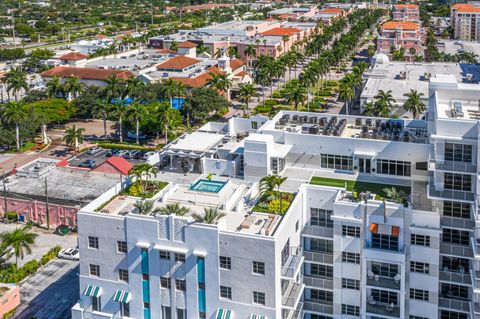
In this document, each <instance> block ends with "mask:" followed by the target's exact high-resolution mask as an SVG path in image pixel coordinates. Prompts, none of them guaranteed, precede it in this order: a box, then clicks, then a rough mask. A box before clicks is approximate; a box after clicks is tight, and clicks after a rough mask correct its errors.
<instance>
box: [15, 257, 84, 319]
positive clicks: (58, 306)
mask: <svg viewBox="0 0 480 319" xmlns="http://www.w3.org/2000/svg"><path fill="white" fill-rule="evenodd" d="M78 272H79V269H78V261H71V260H63V259H55V260H52V261H51V262H50V263H48V264H47V265H46V266H45V267H44V268H42V269H40V270H39V271H38V272H37V273H36V274H35V275H33V276H31V277H29V278H28V279H26V280H25V281H24V282H22V283H21V284H20V295H21V300H22V303H21V305H20V306H19V307H18V308H17V311H16V315H15V318H16V319H30V318H35V319H67V318H71V315H70V309H71V308H72V307H73V305H74V304H75V303H76V302H77V301H78V298H79V289H80V288H79V283H78Z"/></svg>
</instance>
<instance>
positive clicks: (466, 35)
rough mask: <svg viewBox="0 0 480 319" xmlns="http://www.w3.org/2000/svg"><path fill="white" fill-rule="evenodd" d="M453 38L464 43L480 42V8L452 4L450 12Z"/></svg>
mask: <svg viewBox="0 0 480 319" xmlns="http://www.w3.org/2000/svg"><path fill="white" fill-rule="evenodd" d="M450 15H451V21H452V29H453V36H454V38H455V39H458V40H464V41H478V40H480V32H479V31H480V6H477V5H475V4H470V3H467V4H460V3H458V4H454V5H452V7H451V10H450Z"/></svg>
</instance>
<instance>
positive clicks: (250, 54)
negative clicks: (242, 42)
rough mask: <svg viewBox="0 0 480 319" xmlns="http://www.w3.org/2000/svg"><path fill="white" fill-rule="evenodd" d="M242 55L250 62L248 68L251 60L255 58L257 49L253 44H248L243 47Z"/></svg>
mask: <svg viewBox="0 0 480 319" xmlns="http://www.w3.org/2000/svg"><path fill="white" fill-rule="evenodd" d="M243 54H245V56H246V57H247V58H248V60H249V62H250V66H251V64H252V62H251V58H255V57H257V49H256V47H255V46H254V45H253V44H249V45H247V46H246V47H245V50H244V51H243Z"/></svg>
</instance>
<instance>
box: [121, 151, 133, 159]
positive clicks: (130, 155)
mask: <svg viewBox="0 0 480 319" xmlns="http://www.w3.org/2000/svg"><path fill="white" fill-rule="evenodd" d="M134 154H135V151H127V152H126V153H125V154H124V155H123V158H127V159H129V158H133V155H134Z"/></svg>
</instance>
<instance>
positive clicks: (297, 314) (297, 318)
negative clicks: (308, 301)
mask: <svg viewBox="0 0 480 319" xmlns="http://www.w3.org/2000/svg"><path fill="white" fill-rule="evenodd" d="M302 315H303V302H299V303H298V306H297V308H295V309H282V319H301V318H302Z"/></svg>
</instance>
